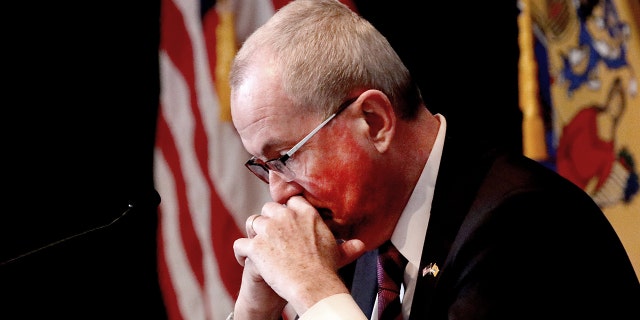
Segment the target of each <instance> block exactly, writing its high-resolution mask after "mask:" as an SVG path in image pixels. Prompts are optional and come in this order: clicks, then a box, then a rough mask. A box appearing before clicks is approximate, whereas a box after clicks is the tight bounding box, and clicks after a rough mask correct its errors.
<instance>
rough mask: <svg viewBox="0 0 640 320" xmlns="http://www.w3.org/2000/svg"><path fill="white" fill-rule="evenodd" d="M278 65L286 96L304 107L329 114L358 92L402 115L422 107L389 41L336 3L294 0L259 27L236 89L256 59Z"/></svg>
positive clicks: (236, 72)
mask: <svg viewBox="0 0 640 320" xmlns="http://www.w3.org/2000/svg"><path fill="white" fill-rule="evenodd" d="M265 54H267V55H270V57H272V58H274V61H276V64H277V65H278V70H279V74H280V75H281V81H282V83H281V85H282V88H283V90H284V92H285V93H286V94H287V95H288V96H289V97H290V98H291V99H292V100H293V101H294V102H296V103H297V104H299V107H301V108H306V109H307V110H308V111H310V112H318V113H324V114H330V113H332V112H334V111H335V109H336V108H337V107H338V105H339V104H340V103H342V102H344V101H345V100H347V99H349V98H353V97H352V96H349V95H350V94H353V91H355V90H368V89H377V90H380V91H382V92H384V93H385V94H386V95H387V96H388V97H389V100H390V101H391V103H392V104H393V106H394V108H395V110H396V111H397V112H398V114H399V116H400V117H403V118H411V117H412V116H413V115H414V114H415V110H417V108H418V107H419V106H420V105H421V102H422V99H421V97H420V93H419V90H418V88H417V86H416V84H415V83H414V81H413V80H412V78H411V75H410V73H409V70H408V69H407V68H406V66H405V65H404V64H403V62H402V60H401V59H400V57H399V56H398V55H397V53H396V52H395V51H394V50H393V48H392V47H391V45H390V44H389V42H388V41H387V39H386V38H385V37H384V36H383V35H382V34H381V33H380V32H378V30H376V29H375V28H374V27H373V26H372V25H371V24H370V23H369V22H368V21H367V20H365V19H364V18H362V17H360V16H359V15H358V14H356V13H355V12H353V11H352V10H351V9H349V8H348V7H347V6H345V5H344V4H342V3H341V2H339V1H337V0H295V1H292V2H290V3H289V4H287V5H286V6H284V7H283V8H281V9H280V10H279V11H278V12H276V13H275V14H274V15H273V16H272V17H271V19H270V20H269V21H267V23H266V24H264V25H262V26H261V27H260V28H258V29H257V30H256V31H255V32H254V33H253V34H252V35H251V36H250V37H249V38H248V39H247V40H246V41H245V42H244V44H243V45H242V47H241V48H240V50H239V51H238V53H237V55H236V57H235V59H234V62H233V65H232V68H231V74H230V83H231V87H232V90H233V88H234V87H237V86H238V85H239V84H240V83H241V82H242V80H243V78H244V77H245V76H246V74H245V73H246V72H247V68H248V66H249V65H250V64H251V62H252V57H255V56H256V55H265Z"/></svg>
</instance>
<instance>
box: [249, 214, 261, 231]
mask: <svg viewBox="0 0 640 320" xmlns="http://www.w3.org/2000/svg"><path fill="white" fill-rule="evenodd" d="M258 217H260V215H259V214H256V215H255V216H253V219H251V231H253V233H256V229H254V228H253V223H254V222H255V221H256V219H258Z"/></svg>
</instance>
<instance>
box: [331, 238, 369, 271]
mask: <svg viewBox="0 0 640 320" xmlns="http://www.w3.org/2000/svg"><path fill="white" fill-rule="evenodd" d="M365 249H366V247H365V245H364V242H362V240H359V239H352V240H346V241H343V242H342V243H340V244H338V250H339V251H340V261H338V267H343V266H345V265H347V264H349V263H351V262H353V261H355V260H356V259H357V258H358V257H360V256H361V255H362V254H363V253H364V252H365Z"/></svg>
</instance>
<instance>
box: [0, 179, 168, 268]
mask: <svg viewBox="0 0 640 320" xmlns="http://www.w3.org/2000/svg"><path fill="white" fill-rule="evenodd" d="M135 199H136V200H130V201H129V204H128V206H127V209H126V210H124V211H123V212H122V213H121V214H120V215H119V216H117V217H116V218H115V219H113V220H111V222H109V223H106V224H103V225H99V226H97V227H94V228H91V229H88V230H85V231H82V232H80V233H76V234H73V235H70V236H68V237H66V238H62V239H60V240H57V241H54V242H51V243H49V244H47V245H44V246H42V247H39V248H36V249H33V250H31V251H28V252H25V253H23V254H21V255H18V256H16V257H14V258H11V259H8V260H6V261H3V262H2V263H0V267H1V266H5V265H7V264H10V263H13V262H15V261H17V260H20V259H22V258H24V257H28V256H30V255H32V254H35V253H37V252H40V251H42V250H44V249H47V248H50V247H53V246H56V245H58V244H60V243H63V242H66V241H69V240H71V239H74V238H77V237H80V236H83V235H85V234H87V233H92V232H94V231H98V230H100V229H104V228H107V227H109V226H111V225H113V224H114V223H116V222H118V220H120V219H122V217H124V216H125V215H127V214H128V213H129V212H131V210H133V209H138V208H155V207H157V206H158V205H159V204H160V201H161V198H160V194H159V193H158V191H156V190H155V189H154V190H153V192H151V193H150V194H144V195H142V196H138V197H136V198H135Z"/></svg>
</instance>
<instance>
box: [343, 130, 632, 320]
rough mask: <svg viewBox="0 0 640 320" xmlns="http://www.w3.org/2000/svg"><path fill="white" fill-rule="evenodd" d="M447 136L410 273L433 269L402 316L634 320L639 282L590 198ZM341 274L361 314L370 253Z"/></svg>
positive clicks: (509, 157) (519, 160)
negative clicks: (420, 249) (417, 257)
mask: <svg viewBox="0 0 640 320" xmlns="http://www.w3.org/2000/svg"><path fill="white" fill-rule="evenodd" d="M455 129H456V128H455V127H454V125H453V124H448V129H447V137H446V140H445V141H446V142H445V144H444V150H443V155H442V161H441V165H440V169H439V173H438V179H437V182H436V187H435V193H434V199H433V202H432V209H431V218H430V221H429V226H428V230H427V235H426V239H425V243H424V249H423V253H422V260H421V263H420V269H419V270H421V271H422V270H423V269H424V268H426V267H427V265H428V264H429V263H432V262H433V263H436V264H437V266H439V269H440V271H439V273H438V274H437V276H435V277H434V276H431V275H429V274H427V275H425V276H423V275H422V272H420V273H421V274H419V275H418V280H417V285H416V292H415V295H414V298H413V304H412V309H411V319H429V320H432V319H586V318H589V319H595V318H598V317H602V318H601V319H636V320H637V319H640V283H639V282H638V278H637V276H636V274H635V272H634V270H633V267H632V264H631V262H630V260H629V258H628V256H627V253H626V251H625V249H624V248H623V246H622V244H621V242H620V240H619V239H618V237H617V235H616V233H615V231H614V229H613V228H612V226H611V225H610V224H609V222H608V220H607V218H606V217H605V216H604V214H603V213H602V211H601V210H600V208H599V207H598V206H597V205H596V204H595V203H594V202H593V201H592V199H591V198H590V197H589V196H588V195H587V194H586V193H584V192H583V191H582V190H581V189H579V188H578V187H576V186H574V185H573V184H572V183H570V182H569V181H568V180H565V179H564V178H561V177H560V176H559V175H558V174H556V173H555V172H554V171H552V170H549V169H547V168H545V167H543V166H542V165H540V164H539V163H537V162H535V161H532V160H530V159H528V158H526V157H524V156H522V155H520V154H509V153H508V152H506V151H503V150H500V149H498V148H493V147H489V146H487V145H485V144H482V143H479V142H477V141H476V142H472V141H470V140H469V138H467V137H465V138H462V136H456V135H455ZM374 251H375V250H374ZM342 272H343V274H344V275H345V276H344V277H345V281H346V282H347V283H352V295H353V296H354V298H355V299H356V302H358V304H359V305H360V306H361V308H362V309H363V310H364V311H365V314H370V311H371V308H372V306H373V301H374V299H375V290H376V284H375V252H369V253H367V254H365V255H364V256H363V257H361V258H360V259H359V260H358V261H356V263H354V264H353V265H351V266H347V267H345V268H344V270H342ZM352 276H353V278H352Z"/></svg>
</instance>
